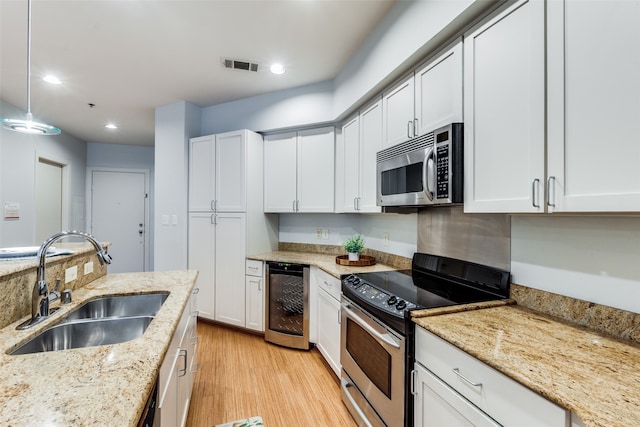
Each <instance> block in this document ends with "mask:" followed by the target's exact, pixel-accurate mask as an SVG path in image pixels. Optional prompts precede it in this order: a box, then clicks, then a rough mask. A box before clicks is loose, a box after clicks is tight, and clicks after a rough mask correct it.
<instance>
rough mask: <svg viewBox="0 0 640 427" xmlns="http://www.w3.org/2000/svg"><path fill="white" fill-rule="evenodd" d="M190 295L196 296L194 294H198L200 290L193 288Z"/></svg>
mask: <svg viewBox="0 0 640 427" xmlns="http://www.w3.org/2000/svg"><path fill="white" fill-rule="evenodd" d="M191 293H192V294H193V295H196V294H198V293H200V288H193V291H192V292H191Z"/></svg>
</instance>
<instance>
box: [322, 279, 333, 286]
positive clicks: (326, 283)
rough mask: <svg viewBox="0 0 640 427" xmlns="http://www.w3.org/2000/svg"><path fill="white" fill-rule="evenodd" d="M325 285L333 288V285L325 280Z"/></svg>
mask: <svg viewBox="0 0 640 427" xmlns="http://www.w3.org/2000/svg"><path fill="white" fill-rule="evenodd" d="M323 282H324V284H325V285H327V286H328V287H330V288H333V285H332V284H331V283H329V282H327V281H326V280H323Z"/></svg>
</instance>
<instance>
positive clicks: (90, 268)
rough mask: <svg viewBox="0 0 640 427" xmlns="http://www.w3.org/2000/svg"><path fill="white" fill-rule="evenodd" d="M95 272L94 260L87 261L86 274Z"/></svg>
mask: <svg viewBox="0 0 640 427" xmlns="http://www.w3.org/2000/svg"><path fill="white" fill-rule="evenodd" d="M91 273H93V261H91V262H87V263H85V265H84V275H85V276H86V275H87V274H91Z"/></svg>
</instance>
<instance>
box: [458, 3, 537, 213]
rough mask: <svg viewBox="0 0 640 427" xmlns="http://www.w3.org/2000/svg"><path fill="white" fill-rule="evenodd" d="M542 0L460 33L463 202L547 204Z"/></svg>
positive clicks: (483, 208) (473, 205) (487, 206)
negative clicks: (462, 64) (462, 40)
mask: <svg viewBox="0 0 640 427" xmlns="http://www.w3.org/2000/svg"><path fill="white" fill-rule="evenodd" d="M544 24H545V23H544V2H543V1H541V0H528V1H527V0H521V1H518V2H517V3H515V4H513V5H511V6H510V7H509V8H508V9H506V10H504V11H502V12H500V13H499V14H498V15H497V16H495V17H494V18H493V19H490V20H489V21H488V22H486V23H483V24H481V25H480V26H479V27H478V28H475V29H473V30H472V31H471V32H470V33H468V34H467V35H466V36H465V43H464V87H465V95H464V121H465V129H464V165H465V171H464V178H465V185H464V210H465V212H543V211H544V202H543V201H544V167H545V153H544V142H545V141H544V137H545V135H544V133H545V123H544V119H545V117H544V114H545V99H544V93H545V92H544V88H545V70H544V41H545V34H544Z"/></svg>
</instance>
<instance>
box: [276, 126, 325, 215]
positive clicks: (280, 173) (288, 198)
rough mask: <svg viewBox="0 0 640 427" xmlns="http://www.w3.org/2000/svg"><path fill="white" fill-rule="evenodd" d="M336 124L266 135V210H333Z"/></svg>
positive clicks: (284, 211)
mask: <svg viewBox="0 0 640 427" xmlns="http://www.w3.org/2000/svg"><path fill="white" fill-rule="evenodd" d="M334 157H335V134H334V129H333V127H324V128H318V129H309V130H304V131H299V132H288V133H284V134H276V135H269V136H267V137H265V138H264V211H265V212H283V213H287V212H333V208H334V170H335V167H334V161H335V159H334Z"/></svg>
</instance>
